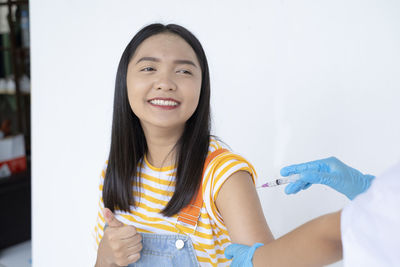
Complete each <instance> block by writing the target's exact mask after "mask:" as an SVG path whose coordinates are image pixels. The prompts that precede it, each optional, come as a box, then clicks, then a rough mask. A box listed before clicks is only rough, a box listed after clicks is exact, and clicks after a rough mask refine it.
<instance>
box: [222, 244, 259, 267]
mask: <svg viewBox="0 0 400 267" xmlns="http://www.w3.org/2000/svg"><path fill="white" fill-rule="evenodd" d="M263 245H264V244H261V243H255V244H254V245H253V246H251V247H249V246H246V245H241V244H231V245H229V246H228V247H227V248H226V249H225V257H226V258H227V259H229V260H230V259H232V258H233V260H232V263H231V265H230V266H231V267H253V262H252V260H253V254H254V252H255V251H256V249H257V248H258V247H261V246H263Z"/></svg>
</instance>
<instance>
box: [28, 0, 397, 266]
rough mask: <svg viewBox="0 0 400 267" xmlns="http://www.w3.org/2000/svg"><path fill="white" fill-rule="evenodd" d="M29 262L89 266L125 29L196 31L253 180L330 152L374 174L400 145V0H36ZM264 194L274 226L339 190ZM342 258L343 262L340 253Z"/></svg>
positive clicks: (223, 129)
mask: <svg viewBox="0 0 400 267" xmlns="http://www.w3.org/2000/svg"><path fill="white" fill-rule="evenodd" d="M30 7H31V43H32V58H31V61H32V131H33V132H32V138H33V139H32V146H33V155H32V158H33V181H32V183H33V184H32V186H33V265H34V266H35V267H46V266H54V264H56V265H57V266H93V264H94V261H95V256H96V254H95V251H94V246H93V240H92V236H91V233H92V230H93V227H94V223H95V217H96V207H97V201H98V191H97V190H98V189H97V186H98V178H99V175H100V171H101V168H102V166H103V163H104V161H105V159H106V158H107V154H108V149H109V143H110V126H111V116H112V102H113V90H114V88H113V87H114V79H115V74H116V68H117V64H118V61H119V58H120V56H121V54H122V51H123V49H124V48H125V46H126V45H127V43H128V42H129V40H130V39H131V38H132V37H133V35H134V34H135V33H136V32H137V31H138V30H139V29H140V28H141V27H143V26H144V25H146V24H149V23H152V22H163V23H179V24H182V25H183V26H186V27H187V28H188V29H189V30H191V31H192V32H193V33H194V34H195V35H196V36H197V37H198V38H199V39H200V41H201V42H202V44H203V46H204V49H205V51H206V54H207V56H208V60H209V65H210V72H211V85H212V115H213V126H214V128H213V133H215V134H216V135H218V136H219V137H221V138H222V139H223V140H224V141H226V142H227V143H228V144H229V145H230V146H231V147H232V149H233V150H234V151H236V152H238V153H240V154H242V155H243V156H245V157H246V158H247V159H249V160H250V161H251V162H252V163H253V164H254V165H255V167H256V170H257V171H258V174H259V177H260V180H259V182H260V183H261V182H262V181H264V180H266V179H268V178H272V177H277V175H278V174H279V170H280V168H281V167H283V166H284V165H286V164H292V163H299V162H303V161H309V160H314V159H317V158H321V157H328V156H331V155H334V156H337V157H338V158H340V159H342V160H343V161H344V162H346V163H348V164H349V165H351V166H353V167H355V168H357V169H359V170H361V171H363V172H368V173H372V174H379V173H380V172H382V171H383V170H384V169H385V168H387V167H389V166H390V165H391V164H393V163H395V162H396V161H397V160H399V159H400V141H399V136H400V124H399V114H400V105H399V100H400V78H399V77H400V63H399V62H400V50H399V49H398V48H399V47H400V19H399V16H398V14H400V2H399V1H395V0H393V1H383V0H376V1H361V0H358V1H355V0H335V1H333V0H332V1H317V0H315V1H306V0H302V1H295V0H292V1H284V0H281V1H278V0H269V1H261V0H259V1H232V0H230V1H218V2H217V1H211V0H207V1H206V0H203V1H192V2H191V1H185V2H184V1H178V0H171V1H161V0H157V1H150V2H149V1H127V0H124V1H123V0H118V1H116V0H114V1H99V0H90V1H89V0H86V1H78V0H68V1H61V0H59V1H54V0H31V1H30ZM259 195H260V198H261V201H262V205H263V208H264V213H265V216H266V218H267V221H268V223H269V226H270V227H271V229H272V231H273V233H274V234H275V236H276V237H279V236H280V235H282V234H284V233H287V232H288V231H290V230H291V229H293V228H294V227H296V226H298V225H299V224H301V223H304V222H306V221H308V220H310V219H312V218H314V217H316V216H319V215H321V214H324V213H327V212H331V211H335V210H337V209H340V208H341V207H343V206H344V205H345V203H346V201H347V200H346V198H345V197H343V196H341V195H339V194H338V193H336V192H333V191H332V190H330V189H327V188H324V187H322V186H313V187H312V188H310V189H309V190H307V191H305V192H301V193H300V194H297V195H295V196H287V195H285V194H284V193H283V187H279V188H274V189H263V190H262V191H259ZM335 266H341V263H338V264H335Z"/></svg>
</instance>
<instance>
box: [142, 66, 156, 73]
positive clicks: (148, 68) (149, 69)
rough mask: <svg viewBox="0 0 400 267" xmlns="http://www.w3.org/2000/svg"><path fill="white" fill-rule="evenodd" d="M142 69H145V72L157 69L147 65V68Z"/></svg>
mask: <svg viewBox="0 0 400 267" xmlns="http://www.w3.org/2000/svg"><path fill="white" fill-rule="evenodd" d="M140 71H143V72H150V71H155V69H154V68H152V67H145V68H143V69H141V70H140Z"/></svg>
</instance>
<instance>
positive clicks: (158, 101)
mask: <svg viewBox="0 0 400 267" xmlns="http://www.w3.org/2000/svg"><path fill="white" fill-rule="evenodd" d="M150 103H152V104H154V105H159V106H177V105H178V103H177V102H175V101H171V100H161V99H154V100H151V101H150Z"/></svg>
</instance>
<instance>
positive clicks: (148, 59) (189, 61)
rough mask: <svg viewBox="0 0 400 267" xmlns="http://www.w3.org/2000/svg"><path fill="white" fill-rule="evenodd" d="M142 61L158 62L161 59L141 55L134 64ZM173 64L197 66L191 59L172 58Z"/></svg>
mask: <svg viewBox="0 0 400 267" xmlns="http://www.w3.org/2000/svg"><path fill="white" fill-rule="evenodd" d="M142 61H153V62H160V61H161V60H160V59H159V58H155V57H142V58H141V59H139V60H138V61H137V62H136V64H138V63H139V62H142ZM174 63H175V64H187V65H192V66H194V67H196V68H197V66H196V64H194V62H193V61H191V60H187V59H176V60H174Z"/></svg>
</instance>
